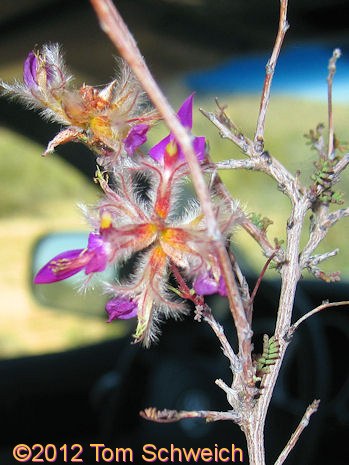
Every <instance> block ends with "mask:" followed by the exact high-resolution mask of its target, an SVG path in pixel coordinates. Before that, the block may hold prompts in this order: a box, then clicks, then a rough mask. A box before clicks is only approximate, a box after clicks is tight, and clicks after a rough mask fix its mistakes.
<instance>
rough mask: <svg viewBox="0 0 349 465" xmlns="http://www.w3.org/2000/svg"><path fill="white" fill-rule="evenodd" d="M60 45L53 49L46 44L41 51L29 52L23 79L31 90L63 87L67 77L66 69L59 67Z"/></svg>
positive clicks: (38, 90) (37, 90)
mask: <svg viewBox="0 0 349 465" xmlns="http://www.w3.org/2000/svg"><path fill="white" fill-rule="evenodd" d="M58 53H59V48H58V46H55V47H52V50H51V49H50V48H49V47H48V46H46V47H43V49H42V50H41V52H37V53H35V52H33V51H31V52H29V53H28V56H27V58H26V59H25V61H24V65H23V81H24V84H25V85H26V86H27V88H28V89H29V90H30V91H31V92H34V93H36V92H42V91H43V90H45V89H46V90H47V89H50V88H52V87H55V88H59V87H61V86H62V85H63V84H64V83H65V81H66V78H65V77H64V70H63V69H59V63H55V60H56V61H58Z"/></svg>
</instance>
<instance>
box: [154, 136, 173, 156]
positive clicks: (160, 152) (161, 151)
mask: <svg viewBox="0 0 349 465" xmlns="http://www.w3.org/2000/svg"><path fill="white" fill-rule="evenodd" d="M171 140H173V137H172V135H171V134H169V135H168V136H166V137H165V138H164V139H162V140H161V141H160V142H158V143H157V144H156V145H154V146H153V147H152V148H151V149H150V150H149V155H150V156H151V157H152V158H153V160H155V161H157V162H159V163H161V162H162V161H163V160H164V156H165V151H166V147H167V146H168V144H169V143H170V142H171Z"/></svg>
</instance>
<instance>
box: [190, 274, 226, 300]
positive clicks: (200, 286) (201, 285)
mask: <svg viewBox="0 0 349 465" xmlns="http://www.w3.org/2000/svg"><path fill="white" fill-rule="evenodd" d="M193 287H194V290H195V292H196V293H197V294H199V295H212V294H219V295H221V296H226V295H227V288H226V285H225V282H224V279H223V276H220V278H219V280H218V281H216V280H215V279H214V277H213V276H212V274H211V273H205V274H202V275H200V276H198V277H197V278H196V279H195V281H194V283H193Z"/></svg>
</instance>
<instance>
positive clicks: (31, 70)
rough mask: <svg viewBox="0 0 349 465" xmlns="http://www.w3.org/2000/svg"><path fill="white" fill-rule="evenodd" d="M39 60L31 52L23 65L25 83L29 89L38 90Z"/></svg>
mask: <svg viewBox="0 0 349 465" xmlns="http://www.w3.org/2000/svg"><path fill="white" fill-rule="evenodd" d="M37 69H38V59H37V57H36V55H35V53H34V52H29V54H28V56H27V58H26V59H25V61H24V65H23V81H24V83H25V85H26V86H27V87H29V89H36V88H37V87H38V83H37Z"/></svg>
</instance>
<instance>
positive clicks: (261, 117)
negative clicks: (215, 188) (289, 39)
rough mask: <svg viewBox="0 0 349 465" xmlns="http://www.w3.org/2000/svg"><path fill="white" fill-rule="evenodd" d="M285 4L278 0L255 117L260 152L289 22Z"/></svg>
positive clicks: (255, 145) (255, 137)
mask: <svg viewBox="0 0 349 465" xmlns="http://www.w3.org/2000/svg"><path fill="white" fill-rule="evenodd" d="M287 4H288V0H280V17H279V30H278V33H277V36H276V40H275V44H274V48H273V52H272V54H271V57H270V59H269V61H268V63H267V66H266V70H265V71H266V72H265V79H264V85H263V91H262V97H261V103H260V107H259V114H258V119H257V127H256V133H255V136H254V148H255V150H256V151H257V153H259V154H260V153H262V152H263V150H264V127H265V118H266V114H267V109H268V105H269V100H270V88H271V83H272V80H273V77H274V71H275V66H276V63H277V60H278V58H279V54H280V50H281V47H282V43H283V41H284V38H285V34H286V32H287V29H288V28H289V24H288V22H287Z"/></svg>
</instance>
